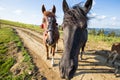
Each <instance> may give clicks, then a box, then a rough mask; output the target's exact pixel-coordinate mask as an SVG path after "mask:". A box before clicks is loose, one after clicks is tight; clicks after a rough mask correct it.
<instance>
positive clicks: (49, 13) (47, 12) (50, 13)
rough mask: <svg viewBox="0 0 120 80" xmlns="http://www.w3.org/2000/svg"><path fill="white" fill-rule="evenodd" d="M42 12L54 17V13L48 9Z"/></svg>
mask: <svg viewBox="0 0 120 80" xmlns="http://www.w3.org/2000/svg"><path fill="white" fill-rule="evenodd" d="M43 14H44V15H45V16H49V17H55V14H54V13H52V12H50V11H45V12H44V13H43Z"/></svg>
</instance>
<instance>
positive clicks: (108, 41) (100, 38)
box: [88, 35, 120, 46]
mask: <svg viewBox="0 0 120 80" xmlns="http://www.w3.org/2000/svg"><path fill="white" fill-rule="evenodd" d="M88 40H89V41H94V42H95V43H97V42H98V41H101V42H105V43H106V44H108V46H111V45H112V44H113V43H115V42H120V37H108V36H97V35H96V36H95V35H88Z"/></svg>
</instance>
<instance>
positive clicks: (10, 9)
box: [0, 0, 120, 28]
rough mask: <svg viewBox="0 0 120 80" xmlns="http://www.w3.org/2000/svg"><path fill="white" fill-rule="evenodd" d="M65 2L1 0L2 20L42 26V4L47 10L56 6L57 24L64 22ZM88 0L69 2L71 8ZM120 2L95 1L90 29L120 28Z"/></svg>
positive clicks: (111, 0)
mask: <svg viewBox="0 0 120 80" xmlns="http://www.w3.org/2000/svg"><path fill="white" fill-rule="evenodd" d="M62 1H63V0H0V18H1V19H7V20H12V21H18V22H23V23H29V24H37V25H40V24H41V21H42V16H43V14H42V12H41V7H42V4H44V5H45V7H46V9H47V10H51V9H52V6H53V5H55V6H56V9H57V11H56V16H57V22H58V23H59V24H61V23H62V21H63V11H62ZM85 1H86V0H67V2H68V4H69V6H70V7H72V6H73V5H74V4H77V3H79V2H85ZM119 8H120V0H94V3H93V7H92V9H91V11H90V13H89V14H88V16H89V17H93V18H91V19H90V20H89V23H88V24H89V25H88V27H91V28H94V27H97V28H120V9H119Z"/></svg>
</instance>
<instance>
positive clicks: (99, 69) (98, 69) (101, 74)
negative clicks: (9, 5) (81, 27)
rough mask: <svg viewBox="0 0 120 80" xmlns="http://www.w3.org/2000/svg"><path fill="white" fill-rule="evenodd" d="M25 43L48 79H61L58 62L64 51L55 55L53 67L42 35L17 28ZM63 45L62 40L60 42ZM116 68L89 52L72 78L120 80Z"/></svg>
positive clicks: (74, 79) (81, 79) (77, 79)
mask: <svg viewBox="0 0 120 80" xmlns="http://www.w3.org/2000/svg"><path fill="white" fill-rule="evenodd" d="M15 29H16V31H17V32H18V34H19V36H20V37H21V38H22V39H23V42H24V44H25V45H26V47H27V48H28V49H30V50H31V51H32V52H33V53H31V54H32V57H33V60H34V61H35V63H36V65H37V67H38V68H39V70H40V71H41V72H42V73H43V74H44V75H45V77H47V80H61V79H60V77H59V70H58V62H59V60H60V58H61V54H62V53H56V55H55V64H56V65H55V67H51V64H50V60H46V56H45V49H44V46H43V44H41V43H42V42H41V38H42V36H41V35H40V34H39V33H36V32H34V31H31V30H28V29H19V28H15ZM59 46H60V47H63V45H62V42H61V43H60V44H59ZM113 72H114V69H113V68H111V67H109V66H107V65H106V64H105V58H103V57H101V56H99V55H95V54H91V53H87V54H85V55H84V60H83V61H79V66H78V70H77V72H76V74H75V76H74V78H73V79H72V80H119V79H120V78H116V77H115V76H114V74H113Z"/></svg>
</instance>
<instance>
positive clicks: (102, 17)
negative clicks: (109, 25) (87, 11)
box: [97, 15, 107, 20]
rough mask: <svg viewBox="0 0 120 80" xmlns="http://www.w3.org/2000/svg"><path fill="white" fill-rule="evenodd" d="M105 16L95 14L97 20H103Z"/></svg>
mask: <svg viewBox="0 0 120 80" xmlns="http://www.w3.org/2000/svg"><path fill="white" fill-rule="evenodd" d="M106 17H107V16H105V15H100V16H97V19H98V20H103V19H105V18H106Z"/></svg>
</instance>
